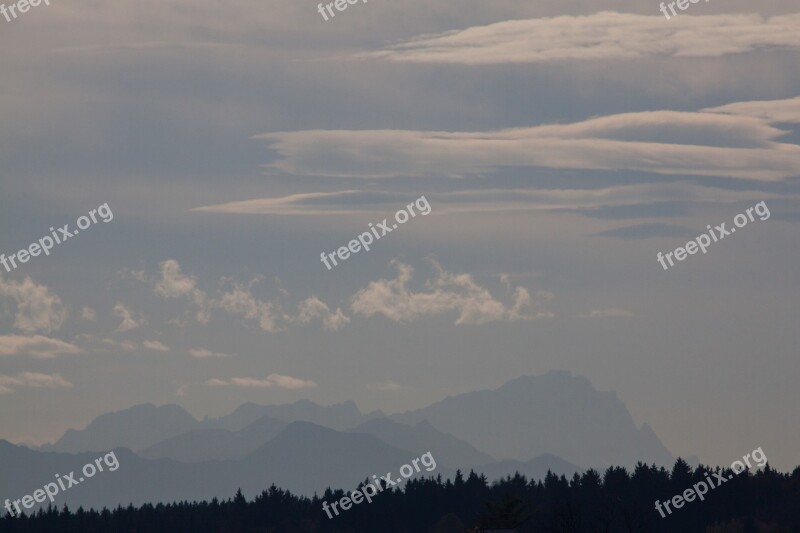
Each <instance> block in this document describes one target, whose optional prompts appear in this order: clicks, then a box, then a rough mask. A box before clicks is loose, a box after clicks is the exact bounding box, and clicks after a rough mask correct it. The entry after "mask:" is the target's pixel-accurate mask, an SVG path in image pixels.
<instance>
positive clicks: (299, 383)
mask: <svg viewBox="0 0 800 533" xmlns="http://www.w3.org/2000/svg"><path fill="white" fill-rule="evenodd" d="M206 384H207V385H212V386H218V387H219V386H224V385H233V386H236V387H247V388H270V387H277V388H279V389H311V388H316V387H317V384H316V382H314V381H311V380H305V379H298V378H293V377H291V376H282V375H280V374H270V375H269V376H267V377H266V379H259V378H231V379H230V380H228V381H225V380H223V379H217V378H214V379H210V380H208V381H206Z"/></svg>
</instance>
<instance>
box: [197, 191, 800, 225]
mask: <svg viewBox="0 0 800 533" xmlns="http://www.w3.org/2000/svg"><path fill="white" fill-rule="evenodd" d="M567 186H569V184H565V187H567ZM356 193H358V194H356ZM374 196H375V194H374V193H368V192H367V191H363V192H362V191H351V190H348V191H339V192H334V193H309V194H303V195H299V194H294V195H290V196H284V197H277V198H256V199H251V200H244V201H241V202H229V203H225V204H219V205H211V206H205V207H202V208H197V210H203V211H204V212H207V213H227V214H233V213H238V214H248V215H252V214H262V215H289V216H296V215H303V216H332V215H336V216H339V215H352V214H360V215H365V214H370V213H375V214H376V216H377V215H380V217H383V216H385V215H386V214H387V213H391V212H392V211H394V210H395V209H396V208H397V206H402V205H405V204H407V203H408V202H409V197H408V195H407V194H400V193H384V194H381V195H380V197H381V198H384V197H388V198H391V200H392V201H391V206H389V207H387V206H386V205H385V204H386V203H387V202H385V201H383V200H382V201H381V202H376V200H375V198H374ZM774 197H775V198H778V196H777V195H776V196H774ZM781 197H785V193H782V196H781ZM426 198H428V200H429V202H430V203H431V204H432V205H434V206H435V208H436V209H435V212H436V214H437V215H445V214H463V213H488V212H507V211H547V210H580V211H582V212H583V214H585V215H587V216H602V215H603V214H604V213H602V212H600V211H599V210H601V209H607V208H614V207H616V208H621V209H625V208H629V209H628V211H637V210H639V211H641V212H642V213H641V214H639V215H638V216H636V217H628V218H649V217H652V216H657V215H659V212H654V211H653V209H652V206H655V204H657V203H658V202H662V203H663V202H670V204H669V206H668V209H666V210H662V212H661V214H660V216H666V215H665V214H664V213H668V216H675V213H676V212H678V213H680V211H679V209H680V206H679V205H677V204H678V203H687V202H698V203H718V202H727V203H733V202H745V201H750V200H751V199H752V193H751V192H750V191H746V190H745V191H736V190H729V189H719V188H714V187H706V186H703V185H696V184H691V183H685V182H682V183H670V182H666V183H663V182H656V183H634V184H629V185H618V186H611V187H603V188H599V189H598V188H574V189H566V188H564V189H543V188H535V189H520V188H515V189H471V190H469V189H468V190H459V191H452V192H439V193H428V194H426ZM320 199H324V200H325V203H324V207H321V206H320V203H319V201H318V200H320ZM354 199H359V200H360V201H357V202H356V201H354ZM767 199H769V197H768V198H767ZM656 207H658V206H656ZM662 207H664V206H662ZM432 212H433V211H432ZM380 217H378V219H380ZM611 218H613V217H611Z"/></svg>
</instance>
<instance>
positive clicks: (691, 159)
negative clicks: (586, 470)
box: [203, 111, 800, 211]
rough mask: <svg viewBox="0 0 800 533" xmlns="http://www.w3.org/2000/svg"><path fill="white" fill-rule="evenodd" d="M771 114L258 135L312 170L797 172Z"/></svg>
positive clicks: (288, 168)
mask: <svg viewBox="0 0 800 533" xmlns="http://www.w3.org/2000/svg"><path fill="white" fill-rule="evenodd" d="M770 120H771V119H767V118H760V117H755V116H747V115H730V114H725V113H720V112H717V111H715V112H703V111H698V112H683V111H645V112H636V113H623V114H617V115H610V116H604V117H597V118H591V119H588V120H583V121H580V122H575V123H571V124H548V125H539V126H532V127H522V128H513V129H504V130H493V131H484V132H477V133H475V132H445V131H407V130H357V131H342V130H335V131H328V130H308V131H294V132H277V133H267V134H263V135H259V136H258V138H260V139H264V140H267V141H269V142H270V143H271V147H272V148H273V149H274V150H276V151H277V152H278V154H279V155H280V158H279V159H278V160H276V161H275V162H273V163H271V164H270V165H269V166H270V167H271V168H273V169H275V170H277V171H280V172H285V173H289V174H296V175H309V176H332V177H349V178H350V177H356V178H399V177H406V176H420V177H432V176H449V177H460V176H465V175H481V174H484V173H487V172H490V171H493V170H499V169H502V168H504V167H508V166H513V167H530V168H540V167H544V168H551V169H562V170H567V169H572V170H628V171H638V172H649V173H653V174H663V175H678V176H686V175H691V176H713V177H726V178H739V179H755V180H762V181H778V180H783V179H785V178H787V177H791V176H798V175H800V146H798V145H795V144H786V143H781V142H779V141H778V140H777V139H778V138H779V137H781V136H783V135H785V134H786V133H787V132H785V131H783V130H780V129H778V128H776V127H774V126H773V125H772V124H771V123H770ZM376 154H378V155H376ZM296 200H297V198H288V199H285V200H282V201H281V203H280V204H278V203H277V202H273V203H272V204H271V205H270V204H266V203H265V202H264V201H263V200H261V201H258V202H260V208H261V209H264V208H266V209H275V208H276V207H277V206H279V205H280V209H284V210H285V209H288V208H287V205H288V203H292V202H294V201H296ZM300 200H302V199H300ZM250 202H251V203H250V204H249V205H247V204H246V205H242V204H241V203H240V204H239V205H231V204H228V205H227V209H228V210H236V209H239V210H241V209H245V210H248V208H249V209H256V206H258V205H259V204H258V203H255V201H250ZM203 209H205V210H206V211H208V210H212V208H210V207H206V208H203ZM216 209H217V210H220V209H221V207H219V206H218V207H216Z"/></svg>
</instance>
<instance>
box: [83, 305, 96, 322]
mask: <svg viewBox="0 0 800 533" xmlns="http://www.w3.org/2000/svg"><path fill="white" fill-rule="evenodd" d="M81 316H82V317H83V319H84V320H88V321H90V322H94V321H95V320H97V313H95V311H94V309H92V308H91V307H84V308H83V312H82V313H81Z"/></svg>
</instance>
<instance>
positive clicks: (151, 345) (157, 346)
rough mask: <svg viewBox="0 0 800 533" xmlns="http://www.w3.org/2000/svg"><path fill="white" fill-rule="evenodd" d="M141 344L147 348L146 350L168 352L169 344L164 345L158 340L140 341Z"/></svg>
mask: <svg viewBox="0 0 800 533" xmlns="http://www.w3.org/2000/svg"><path fill="white" fill-rule="evenodd" d="M142 346H144V347H145V348H147V349H148V350H154V351H156V352H168V351H169V346H165V345H164V344H162V343H161V342H159V341H144V342H142Z"/></svg>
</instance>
